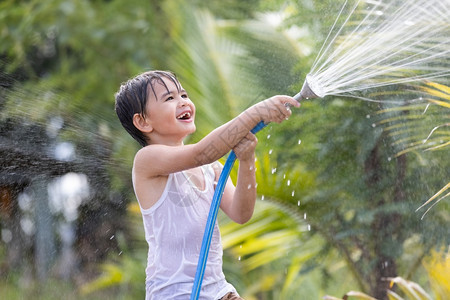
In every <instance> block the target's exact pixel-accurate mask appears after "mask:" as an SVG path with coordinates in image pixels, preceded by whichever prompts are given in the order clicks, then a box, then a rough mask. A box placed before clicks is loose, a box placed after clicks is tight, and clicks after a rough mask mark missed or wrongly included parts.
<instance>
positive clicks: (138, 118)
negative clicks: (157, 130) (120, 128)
mask: <svg viewBox="0 0 450 300" xmlns="http://www.w3.org/2000/svg"><path fill="white" fill-rule="evenodd" d="M133 124H134V126H135V127H136V128H137V129H139V130H140V131H142V132H146V133H150V132H152V131H153V127H152V125H151V123H150V121H149V120H148V119H146V118H144V116H143V115H142V114H138V113H136V114H134V116H133Z"/></svg>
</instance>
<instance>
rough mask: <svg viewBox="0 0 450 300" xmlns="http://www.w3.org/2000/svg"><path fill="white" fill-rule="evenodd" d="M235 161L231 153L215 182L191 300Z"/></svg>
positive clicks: (196, 292)
mask: <svg viewBox="0 0 450 300" xmlns="http://www.w3.org/2000/svg"><path fill="white" fill-rule="evenodd" d="M265 126H266V124H264V122H263V121H261V122H259V123H258V124H257V125H256V126H255V127H254V128H253V129H252V130H251V133H253V134H255V133H257V132H258V131H260V130H261V129H263V128H264V127H265ZM235 161H236V154H235V153H234V151H231V152H230V154H229V155H228V158H227V160H226V162H225V165H224V166H223V169H222V173H220V176H219V180H218V181H217V186H216V190H215V192H214V196H213V199H212V202H211V208H210V209H209V215H208V220H207V221H206V226H205V233H204V234H203V241H202V248H201V249H200V256H199V258H198V264H197V271H196V273H195V279H194V286H193V287H192V293H191V300H197V299H198V297H199V295H200V289H201V287H202V281H203V275H205V267H206V261H207V260H208V253H209V248H210V246H211V238H212V235H213V231H214V224H215V223H216V219H217V213H218V211H219V206H220V201H221V199H222V195H223V190H224V188H225V184H226V183H227V180H228V176H230V172H231V169H232V168H233V165H234V162H235Z"/></svg>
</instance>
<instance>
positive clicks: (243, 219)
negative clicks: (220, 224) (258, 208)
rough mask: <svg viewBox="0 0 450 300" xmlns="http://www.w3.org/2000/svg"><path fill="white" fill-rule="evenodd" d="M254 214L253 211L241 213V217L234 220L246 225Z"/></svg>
mask: <svg viewBox="0 0 450 300" xmlns="http://www.w3.org/2000/svg"><path fill="white" fill-rule="evenodd" d="M252 216H253V211H252V212H250V213H246V214H241V215H240V216H239V217H237V218H235V219H234V220H233V221H234V222H236V223H238V224H240V225H244V224H245V223H247V222H248V221H250V220H251V218H252Z"/></svg>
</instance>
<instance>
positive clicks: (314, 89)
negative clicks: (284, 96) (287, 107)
mask: <svg viewBox="0 0 450 300" xmlns="http://www.w3.org/2000/svg"><path fill="white" fill-rule="evenodd" d="M324 96H325V93H324V91H323V90H322V88H321V87H320V85H319V84H318V82H317V80H316V79H315V78H314V77H313V76H312V75H311V74H308V75H306V79H305V82H304V83H303V87H302V89H301V91H300V92H299V93H298V94H297V95H295V96H294V99H295V100H297V101H300V100H302V99H309V98H322V97H324Z"/></svg>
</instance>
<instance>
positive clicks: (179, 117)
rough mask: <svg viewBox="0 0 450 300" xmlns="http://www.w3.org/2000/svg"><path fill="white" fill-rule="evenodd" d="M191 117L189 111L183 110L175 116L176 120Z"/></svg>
mask: <svg viewBox="0 0 450 300" xmlns="http://www.w3.org/2000/svg"><path fill="white" fill-rule="evenodd" d="M190 118H191V113H190V112H188V111H187V112H184V113H182V114H181V115H179V116H177V119H178V120H189V119H190Z"/></svg>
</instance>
